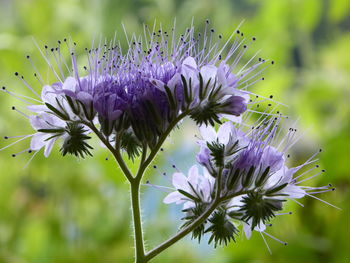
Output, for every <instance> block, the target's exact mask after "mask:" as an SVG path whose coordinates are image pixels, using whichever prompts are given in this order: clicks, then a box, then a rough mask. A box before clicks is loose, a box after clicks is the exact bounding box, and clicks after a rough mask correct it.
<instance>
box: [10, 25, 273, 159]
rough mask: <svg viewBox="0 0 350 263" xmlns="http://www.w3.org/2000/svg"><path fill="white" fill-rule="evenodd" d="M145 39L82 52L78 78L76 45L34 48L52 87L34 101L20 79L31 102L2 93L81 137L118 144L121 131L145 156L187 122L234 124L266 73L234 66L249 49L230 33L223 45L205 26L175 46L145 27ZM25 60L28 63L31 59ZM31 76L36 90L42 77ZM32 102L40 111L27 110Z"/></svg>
mask: <svg viewBox="0 0 350 263" xmlns="http://www.w3.org/2000/svg"><path fill="white" fill-rule="evenodd" d="M145 33H146V34H145V35H144V36H142V37H136V36H132V37H131V39H129V38H127V39H128V46H129V48H128V50H126V51H124V50H123V49H122V48H121V47H120V46H119V45H117V44H115V43H116V41H114V42H111V44H100V45H99V46H98V47H96V48H92V49H87V48H86V49H85V50H86V56H87V61H88V65H86V66H84V67H83V68H84V71H82V70H80V66H78V63H77V57H76V52H75V46H76V43H74V45H71V41H69V40H67V39H64V41H63V42H64V43H63V42H61V41H58V46H56V47H53V48H49V47H48V46H45V49H44V51H42V50H41V49H40V48H39V49H40V52H41V53H42V54H43V55H44V57H45V60H46V62H47V63H48V64H49V67H50V69H51V70H52V73H53V76H54V77H55V78H56V79H57V81H56V82H55V83H54V84H48V85H45V86H44V87H43V89H42V96H41V97H40V96H37V95H38V94H37V93H36V91H35V90H34V88H33V87H32V86H30V85H29V83H28V82H27V81H26V80H25V79H24V77H23V76H21V77H19V78H20V80H21V81H22V82H23V83H24V85H25V86H26V87H28V88H29V89H30V90H31V91H32V92H33V94H34V95H35V96H36V97H38V98H34V99H33V100H32V98H28V97H25V96H24V97H21V96H18V95H16V94H15V93H12V92H11V91H9V90H7V89H6V88H3V90H4V91H5V92H7V93H8V94H11V95H13V96H15V97H16V98H18V99H20V100H21V101H22V102H25V103H26V104H29V105H28V109H29V110H31V111H34V112H36V113H38V114H42V113H43V112H46V113H50V114H54V115H55V116H56V117H58V118H59V119H61V120H62V121H64V122H66V123H69V122H79V123H80V125H82V126H84V127H86V129H87V128H91V126H96V128H97V129H99V130H101V131H102V132H103V134H104V136H106V137H111V138H117V137H118V138H121V139H122V138H124V136H122V134H123V133H124V131H127V132H128V133H129V134H130V133H131V134H132V135H133V136H134V137H135V138H136V139H137V144H138V145H147V146H148V147H149V148H154V147H155V146H156V144H157V143H159V142H160V140H162V139H163V138H162V135H163V134H164V133H167V132H169V130H171V129H172V128H173V127H174V126H176V124H177V123H178V122H179V121H180V120H181V119H182V118H184V117H185V116H189V117H191V118H192V119H193V120H194V121H195V122H196V123H197V124H199V125H201V124H206V125H207V124H210V125H214V124H215V123H220V122H221V119H222V118H223V117H224V118H226V119H235V118H239V117H240V115H241V114H242V113H244V112H245V111H246V110H247V104H248V102H249V94H250V92H249V91H247V88H248V87H249V86H250V85H253V84H254V83H256V82H257V81H259V80H261V79H262V78H261V77H260V76H259V75H260V72H261V71H262V70H263V69H265V68H266V67H267V65H266V66H264V64H265V62H266V61H265V60H263V59H256V60H255V59H254V58H252V59H249V60H248V61H249V62H248V63H245V64H244V66H243V67H239V66H238V65H240V59H241V58H242V57H243V55H244V54H245V52H246V50H247V49H248V46H249V45H250V44H251V43H252V41H250V42H249V43H248V41H246V39H245V38H244V37H243V34H242V33H241V32H239V31H237V32H234V33H233V34H232V35H231V36H230V38H229V39H228V40H227V42H225V43H224V44H222V45H221V44H220V41H221V39H222V36H221V35H216V33H215V32H214V30H213V29H210V28H209V21H207V23H206V27H205V31H204V34H202V33H200V32H196V31H195V29H194V27H193V26H191V27H190V28H188V29H186V30H185V32H184V33H183V34H182V35H181V36H180V37H179V38H178V37H177V36H176V33H175V28H172V29H171V31H170V32H167V31H164V30H162V29H159V30H155V31H152V32H151V31H150V30H149V28H148V27H147V26H146V27H145ZM253 40H255V38H253ZM246 42H247V44H245V43H246ZM63 44H66V45H63ZM64 46H67V47H68V51H69V54H70V60H71V65H70V64H69V63H68V62H67V61H66V59H65V56H64V55H63V54H64ZM27 58H28V59H29V60H30V61H31V63H33V62H32V60H31V58H30V56H27ZM52 61H55V63H53V62H52ZM35 69H36V68H35ZM255 71H256V72H255ZM34 75H35V77H36V78H37V79H38V80H39V83H40V85H42V83H44V80H43V78H42V77H41V75H40V74H39V73H38V72H36V73H35V74H34ZM16 76H19V74H18V73H17V72H16ZM37 101H39V102H40V104H39V105H33V102H37ZM65 126H67V125H65ZM117 134H120V136H118V135H117ZM55 139H57V138H56V137H55ZM108 140H109V139H108ZM120 144H123V142H121V143H120ZM124 144H125V143H124ZM125 148H126V149H130V148H133V147H125ZM33 150H34V149H33ZM47 152H49V151H47ZM134 153H135V152H134ZM128 154H129V153H128ZM46 155H47V154H46ZM129 156H131V155H130V154H129Z"/></svg>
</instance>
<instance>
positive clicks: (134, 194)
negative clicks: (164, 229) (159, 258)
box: [130, 180, 147, 263]
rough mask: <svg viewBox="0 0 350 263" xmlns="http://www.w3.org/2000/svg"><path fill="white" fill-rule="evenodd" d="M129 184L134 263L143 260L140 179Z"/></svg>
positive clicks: (139, 262)
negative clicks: (132, 222)
mask: <svg viewBox="0 0 350 263" xmlns="http://www.w3.org/2000/svg"><path fill="white" fill-rule="evenodd" d="M130 185H131V204H132V216H133V220H134V243H135V263H141V262H147V261H144V257H145V251H144V244H143V233H142V222H141V213H140V180H133V182H132V183H131V184H130Z"/></svg>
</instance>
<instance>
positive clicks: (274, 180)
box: [164, 117, 334, 246]
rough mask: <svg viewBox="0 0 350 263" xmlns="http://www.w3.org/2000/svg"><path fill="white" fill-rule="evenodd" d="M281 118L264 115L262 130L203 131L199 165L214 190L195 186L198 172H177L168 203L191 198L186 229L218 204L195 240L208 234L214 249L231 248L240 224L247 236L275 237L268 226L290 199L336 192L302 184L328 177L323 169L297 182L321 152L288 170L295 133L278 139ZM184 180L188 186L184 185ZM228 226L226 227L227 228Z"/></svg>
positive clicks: (225, 128) (224, 128)
mask: <svg viewBox="0 0 350 263" xmlns="http://www.w3.org/2000/svg"><path fill="white" fill-rule="evenodd" d="M281 120H282V117H265V118H263V120H262V121H260V123H259V125H258V126H256V127H254V126H253V127H252V128H251V129H244V128H243V127H244V126H249V125H248V124H247V123H244V124H238V123H235V124H234V123H232V122H226V123H224V124H222V125H221V126H219V129H218V132H216V131H215V129H214V128H213V127H205V126H201V127H200V132H201V137H200V138H201V140H199V142H198V143H199V145H200V152H199V153H198V155H197V161H198V162H199V163H200V164H201V165H202V166H204V168H205V169H206V170H207V171H208V173H207V174H208V175H207V176H209V177H211V185H213V187H211V188H210V191H211V192H210V193H208V188H202V187H201V184H198V183H195V182H198V181H197V179H194V178H197V177H195V176H194V177H192V174H193V172H191V175H190V176H189V177H188V179H186V177H184V176H183V175H181V176H180V174H178V173H176V174H174V177H173V184H174V186H175V188H176V189H177V192H173V193H171V194H169V195H168V196H167V197H166V199H165V200H164V201H165V202H166V203H170V202H169V200H170V199H171V200H172V201H173V202H176V203H177V204H179V203H183V202H184V201H185V200H186V201H187V203H190V204H191V206H188V205H187V206H186V207H184V209H185V210H184V212H185V213H186V214H187V216H186V217H185V218H184V219H185V220H186V223H185V226H187V225H188V224H189V223H192V222H194V221H195V220H196V219H197V218H198V217H199V216H200V215H202V214H203V213H204V212H205V211H206V209H207V208H208V207H209V205H210V203H211V202H210V200H213V201H216V202H217V203H218V205H217V207H216V208H215V209H214V210H213V211H212V213H211V215H210V216H209V217H208V220H207V223H206V224H205V223H203V225H202V226H201V229H197V230H196V232H194V233H193V237H195V238H198V239H200V238H201V236H202V235H203V234H204V233H206V232H210V233H211V237H210V239H209V241H210V242H211V241H215V242H214V245H215V246H216V245H218V244H226V243H227V242H228V241H230V240H234V235H236V233H237V229H236V224H237V223H241V224H242V225H243V229H244V232H245V233H246V236H247V237H248V238H249V237H250V235H251V231H252V230H256V231H258V232H260V233H262V234H265V235H267V236H270V235H269V234H268V233H266V232H265V229H266V227H265V225H266V224H267V223H268V222H269V221H270V220H271V219H272V218H273V217H275V216H276V215H279V214H283V213H280V211H281V210H282V209H283V204H284V202H285V201H286V200H287V199H290V200H293V201H295V202H297V201H296V200H295V199H299V198H303V197H304V196H306V195H307V196H311V197H314V196H313V195H312V194H316V193H323V192H327V191H333V190H334V188H332V187H331V185H327V186H323V187H309V186H301V185H300V183H302V182H304V181H306V180H309V179H311V178H313V177H315V176H317V175H319V174H321V173H323V172H324V170H321V171H320V172H319V173H316V174H311V175H310V176H309V177H308V178H305V179H303V180H301V181H299V180H298V179H299V178H301V177H302V176H306V175H308V174H310V173H311V172H312V171H313V170H314V169H315V167H313V168H311V169H309V170H307V171H306V172H304V173H301V174H299V175H297V174H298V172H299V171H300V170H301V169H302V168H304V167H306V166H308V165H310V164H311V163H313V162H315V159H314V158H315V156H316V154H315V155H313V156H312V157H311V158H310V159H309V160H307V161H306V162H304V163H303V164H301V165H299V166H297V167H292V168H289V167H288V165H287V162H286V160H287V157H288V155H287V154H286V151H287V150H289V148H290V147H291V146H292V145H294V143H295V139H293V138H294V136H293V135H294V133H295V129H290V130H289V131H288V132H287V134H285V135H284V137H283V138H280V140H278V137H279V136H281V134H283V130H282V131H281V128H279V127H280V126H281ZM244 130H245V132H244ZM316 168H318V166H316ZM194 174H197V173H194ZM180 179H181V180H180ZM207 180H208V179H207ZM179 181H181V182H183V183H182V184H181V186H180V184H179ZM194 190H195V191H194ZM217 191H219V192H217ZM196 193H205V195H206V196H210V197H211V199H210V200H203V199H201V198H199V196H198V195H197V194H196ZM175 197H176V198H175ZM314 198H316V197H314ZM316 199H318V198H316ZM180 200H181V201H180ZM319 200H321V199H319ZM321 201H323V200H321ZM297 203H299V202H297ZM299 204H300V203H299ZM189 207H190V209H189ZM218 222H221V223H220V224H218ZM223 224H224V225H225V226H226V227H224V228H223ZM200 230H201V232H200ZM270 237H271V236H270ZM272 238H274V237H272ZM276 240H277V239H276ZM210 242H209V243H210ZM282 243H283V244H284V243H285V242H282Z"/></svg>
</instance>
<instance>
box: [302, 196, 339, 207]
mask: <svg viewBox="0 0 350 263" xmlns="http://www.w3.org/2000/svg"><path fill="white" fill-rule="evenodd" d="M306 195H308V196H310V197H312V198H314V199H316V200H318V201H321V202H322V203H325V204H326V205H329V206H331V207H334V208H336V209H338V210H343V209H341V208H339V207H337V206H335V205H332V204H331V203H328V202H326V201H324V200H322V199H321V198H318V197H316V196H313V195H311V194H308V193H306Z"/></svg>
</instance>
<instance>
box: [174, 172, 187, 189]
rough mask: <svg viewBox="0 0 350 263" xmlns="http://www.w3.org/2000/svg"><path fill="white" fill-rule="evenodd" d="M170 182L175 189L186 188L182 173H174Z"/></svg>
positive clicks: (185, 179) (185, 180) (184, 177)
mask: <svg viewBox="0 0 350 263" xmlns="http://www.w3.org/2000/svg"><path fill="white" fill-rule="evenodd" d="M172 182H173V185H174V187H175V188H176V189H182V190H186V189H187V188H188V182H187V178H186V176H185V175H184V174H183V173H174V174H173V181H172Z"/></svg>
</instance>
